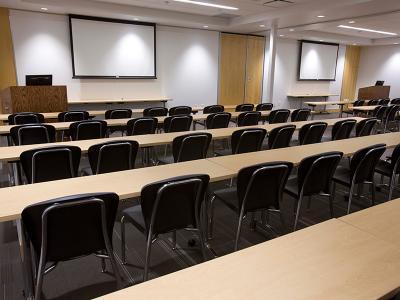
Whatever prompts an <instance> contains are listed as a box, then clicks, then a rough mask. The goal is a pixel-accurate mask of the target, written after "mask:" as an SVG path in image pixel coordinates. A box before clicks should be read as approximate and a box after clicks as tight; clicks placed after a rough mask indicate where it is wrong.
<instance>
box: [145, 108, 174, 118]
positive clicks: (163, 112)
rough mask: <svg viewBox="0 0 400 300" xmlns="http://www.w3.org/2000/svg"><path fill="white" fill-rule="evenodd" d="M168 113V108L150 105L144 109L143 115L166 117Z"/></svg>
mask: <svg viewBox="0 0 400 300" xmlns="http://www.w3.org/2000/svg"><path fill="white" fill-rule="evenodd" d="M167 115H168V108H165V107H149V108H145V109H144V110H143V117H165V116H167Z"/></svg>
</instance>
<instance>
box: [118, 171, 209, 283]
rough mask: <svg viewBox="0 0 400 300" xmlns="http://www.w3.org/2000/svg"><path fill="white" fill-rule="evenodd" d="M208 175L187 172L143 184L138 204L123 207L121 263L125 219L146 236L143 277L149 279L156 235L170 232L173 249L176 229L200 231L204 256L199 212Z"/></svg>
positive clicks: (123, 252) (124, 256) (123, 247)
mask: <svg viewBox="0 0 400 300" xmlns="http://www.w3.org/2000/svg"><path fill="white" fill-rule="evenodd" d="M209 180H210V177H209V176H208V175H203V174H200V175H188V176H180V177H175V178H170V179H167V180H162V181H159V182H154V183H151V184H149V185H146V186H145V187H143V189H142V191H141V197H140V205H136V206H133V207H130V208H128V209H125V210H124V211H123V212H122V218H121V249H122V255H121V256H122V257H121V258H122V262H123V263H124V264H125V263H126V255H125V223H126V222H127V221H128V222H130V223H131V224H132V225H133V226H135V227H136V228H137V229H138V230H139V231H140V232H142V233H143V234H144V235H145V236H146V259H145V266H144V275H143V280H144V281H146V280H147V279H148V273H149V264H150V256H151V246H152V244H153V242H154V241H155V240H156V239H157V238H158V236H159V235H161V234H165V233H172V234H173V249H174V250H175V249H176V231H177V230H181V229H187V228H190V229H191V230H196V231H197V232H198V233H199V237H200V244H201V249H202V253H203V258H204V259H205V249H204V247H205V245H204V240H205V239H204V233H203V230H202V228H203V224H202V223H203V222H202V221H201V220H202V217H201V211H202V206H203V202H204V199H205V193H206V191H207V186H208V182H209Z"/></svg>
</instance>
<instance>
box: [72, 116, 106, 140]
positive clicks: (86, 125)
mask: <svg viewBox="0 0 400 300" xmlns="http://www.w3.org/2000/svg"><path fill="white" fill-rule="evenodd" d="M69 132H70V134H71V138H72V140H73V141H78V140H90V139H101V138H104V137H105V136H106V134H107V122H106V121H103V120H85V121H78V122H74V123H71V125H69Z"/></svg>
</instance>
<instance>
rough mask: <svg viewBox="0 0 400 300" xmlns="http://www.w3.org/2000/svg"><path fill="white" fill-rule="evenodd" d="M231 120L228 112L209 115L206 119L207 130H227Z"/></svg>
mask: <svg viewBox="0 0 400 300" xmlns="http://www.w3.org/2000/svg"><path fill="white" fill-rule="evenodd" d="M230 120H231V114H230V113H228V112H220V113H213V114H209V115H208V116H207V119H206V128H207V129H217V128H227V127H228V126H229V122H230Z"/></svg>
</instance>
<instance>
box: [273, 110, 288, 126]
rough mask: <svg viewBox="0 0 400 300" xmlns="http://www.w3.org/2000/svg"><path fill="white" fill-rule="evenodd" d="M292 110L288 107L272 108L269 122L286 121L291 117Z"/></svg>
mask: <svg viewBox="0 0 400 300" xmlns="http://www.w3.org/2000/svg"><path fill="white" fill-rule="evenodd" d="M289 115H290V110H288V109H275V110H272V111H271V113H270V114H269V121H268V122H269V123H270V124H277V123H286V122H287V120H288V119H289Z"/></svg>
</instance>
